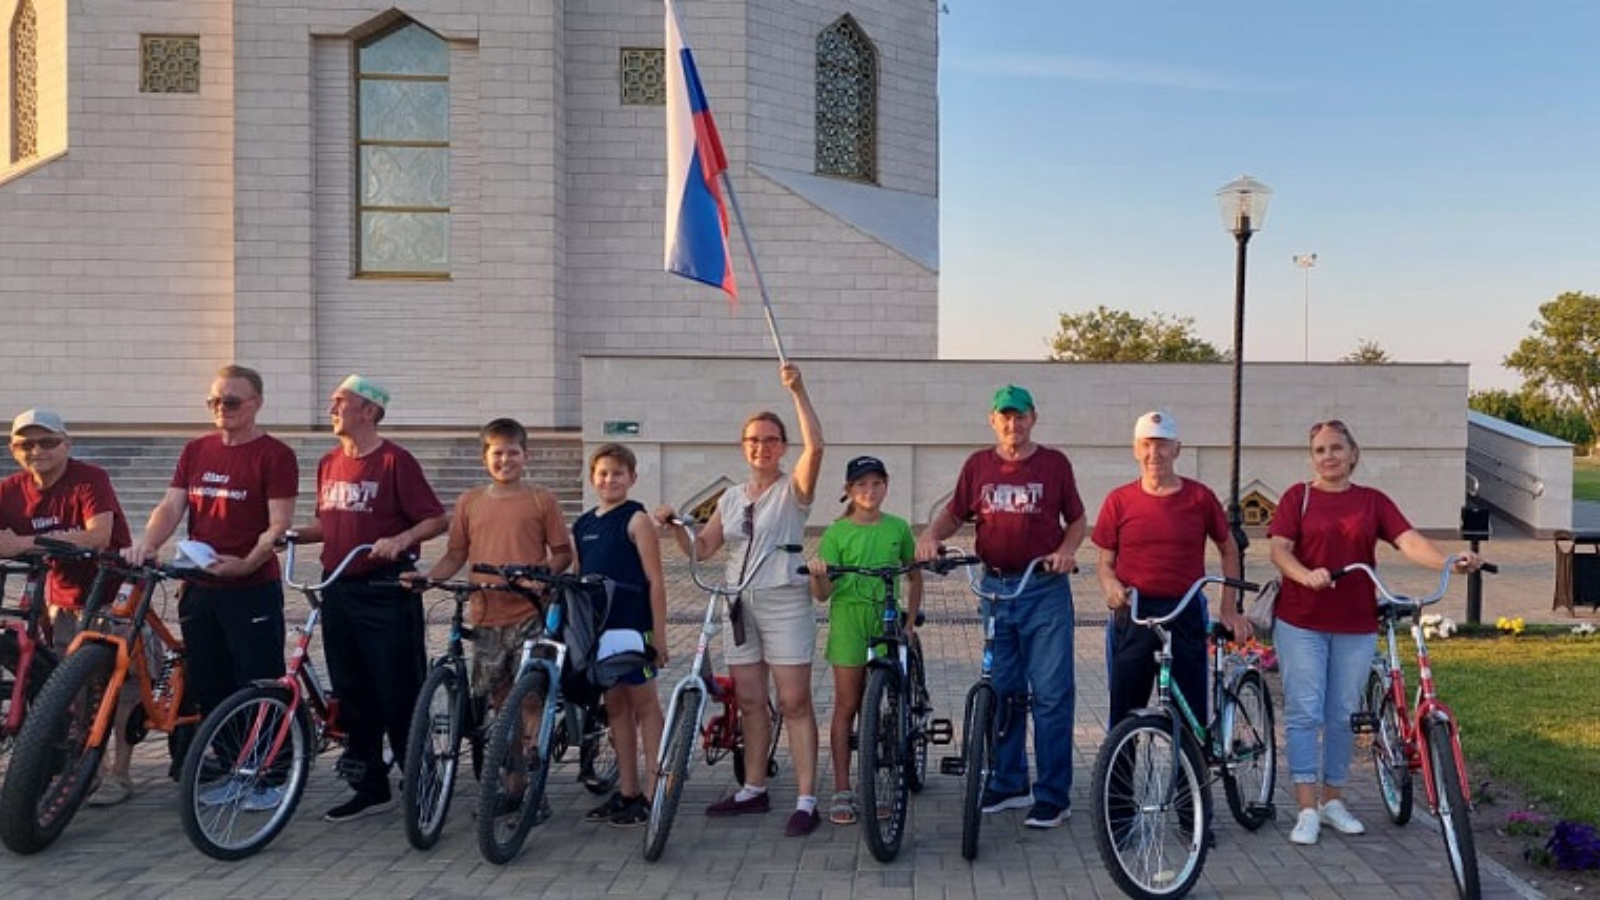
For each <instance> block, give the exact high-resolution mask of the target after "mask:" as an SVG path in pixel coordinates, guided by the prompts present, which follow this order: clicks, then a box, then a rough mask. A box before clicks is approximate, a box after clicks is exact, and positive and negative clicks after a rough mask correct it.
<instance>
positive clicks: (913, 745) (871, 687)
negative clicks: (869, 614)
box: [800, 551, 978, 862]
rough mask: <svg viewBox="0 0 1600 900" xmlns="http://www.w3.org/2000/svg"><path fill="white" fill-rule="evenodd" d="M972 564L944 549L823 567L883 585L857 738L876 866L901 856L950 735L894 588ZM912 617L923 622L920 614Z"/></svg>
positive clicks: (805, 570) (804, 568) (869, 644)
mask: <svg viewBox="0 0 1600 900" xmlns="http://www.w3.org/2000/svg"><path fill="white" fill-rule="evenodd" d="M977 562H978V558H977V557H975V556H966V555H962V554H961V553H959V552H951V551H947V552H945V553H942V554H941V555H940V556H939V557H937V558H935V559H932V560H929V561H927V562H911V563H896V564H894V565H888V566H837V565H831V564H830V565H829V566H828V574H830V575H835V574H838V575H851V574H853V575H861V576H865V577H867V578H877V579H880V580H881V581H882V582H883V591H884V605H883V633H882V634H880V635H878V636H876V637H872V638H869V639H868V640H867V655H868V659H867V672H866V682H865V687H864V689H863V690H862V695H861V696H862V700H861V726H860V728H859V729H858V731H857V734H858V738H857V741H856V743H857V745H858V747H859V750H860V753H861V763H860V771H861V782H860V786H861V808H862V809H863V810H865V812H866V814H865V815H864V816H863V817H862V822H863V826H864V827H863V829H862V831H863V833H864V834H865V836H866V839H867V849H869V850H871V851H872V855H873V856H874V857H875V858H877V859H878V861H879V862H891V861H893V860H894V858H895V856H897V855H898V854H899V853H900V844H901V842H902V840H903V839H904V838H905V826H906V819H907V816H908V814H909V813H910V808H911V794H912V793H914V792H920V791H921V790H922V787H923V785H924V784H926V782H927V775H928V745H929V744H948V743H950V740H951V736H952V732H953V729H952V728H951V725H950V720H949V719H935V718H932V715H933V705H932V704H931V703H930V702H929V699H928V683H927V673H926V670H925V668H924V666H923V662H922V641H921V640H919V639H918V637H917V635H916V633H915V632H913V633H912V634H911V635H910V636H909V637H908V636H907V635H906V630H905V624H906V623H905V611H904V610H902V609H900V602H899V597H898V596H897V586H898V583H899V581H900V577H901V576H903V575H905V574H906V573H908V572H911V571H914V570H917V569H925V570H927V571H930V572H933V573H935V574H938V575H947V574H949V573H950V572H951V571H953V570H954V569H956V568H957V567H958V566H967V565H974V564H976V563H977ZM800 573H801V574H802V575H808V574H810V568H809V567H808V566H801V567H800ZM917 618H918V620H919V621H918V622H917V623H916V624H918V625H921V624H922V623H921V618H922V616H921V614H920V613H919V614H918V617H917Z"/></svg>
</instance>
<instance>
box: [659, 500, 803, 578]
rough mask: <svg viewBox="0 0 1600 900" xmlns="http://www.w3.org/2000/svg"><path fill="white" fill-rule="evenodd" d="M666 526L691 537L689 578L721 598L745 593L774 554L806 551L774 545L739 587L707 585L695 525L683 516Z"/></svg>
mask: <svg viewBox="0 0 1600 900" xmlns="http://www.w3.org/2000/svg"><path fill="white" fill-rule="evenodd" d="M666 524H668V525H671V526H673V527H674V528H681V529H683V530H684V533H686V534H688V535H689V578H690V579H692V580H693V581H694V583H695V586H696V587H698V588H700V590H702V591H705V592H706V593H708V594H716V595H718V596H720V597H737V596H738V595H740V594H742V593H744V590H745V588H748V587H749V586H750V582H752V581H754V580H755V577H756V573H757V572H759V571H761V567H762V566H764V565H766V563H767V560H769V559H771V558H772V557H773V555H774V554H777V553H799V552H800V551H801V550H803V549H805V548H804V547H802V546H801V545H799V544H774V545H773V546H771V547H768V548H767V549H765V550H763V551H761V555H760V556H757V557H756V558H755V560H754V561H753V562H752V563H751V564H750V565H749V566H747V567H746V568H745V573H744V578H743V579H741V580H740V581H739V583H738V584H737V585H729V584H707V583H706V582H705V581H704V580H703V579H702V578H701V577H700V560H699V559H697V558H695V552H694V550H695V547H694V545H695V538H696V534H695V530H694V525H692V524H691V523H690V522H689V520H688V519H685V518H684V517H683V516H672V517H671V518H669V519H667V522H666Z"/></svg>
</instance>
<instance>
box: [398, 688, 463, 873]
mask: <svg viewBox="0 0 1600 900" xmlns="http://www.w3.org/2000/svg"><path fill="white" fill-rule="evenodd" d="M467 690H468V688H467V685H466V684H465V682H464V679H463V678H462V677H461V672H460V671H459V670H458V669H457V668H456V667H455V665H453V664H451V663H446V664H444V665H440V666H435V667H434V669H433V671H432V672H429V673H428V680H427V681H425V682H423V683H422V692H421V693H419V694H418V695H417V705H416V707H415V708H414V709H413V710H412V712H411V732H410V734H408V735H407V736H406V762H405V789H404V790H403V791H402V792H401V802H402V803H403V804H404V806H405V817H406V840H408V841H410V842H411V846H413V847H415V848H417V849H418V850H427V849H429V848H431V847H432V846H433V845H434V844H436V843H438V842H439V834H440V833H441V832H442V831H444V822H445V818H446V817H447V816H449V814H450V800H451V797H452V794H453V792H454V791H455V786H456V775H457V774H459V773H460V771H461V742H462V739H463V737H464V735H465V732H466V727H467V723H466V718H467V704H468V703H469V702H470V701H469V699H468V698H467V696H466V694H467Z"/></svg>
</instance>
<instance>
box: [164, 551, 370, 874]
mask: <svg viewBox="0 0 1600 900" xmlns="http://www.w3.org/2000/svg"><path fill="white" fill-rule="evenodd" d="M298 540H299V535H297V534H296V533H295V532H293V531H290V532H286V533H285V534H284V536H283V544H284V546H285V548H286V552H285V553H284V559H283V583H284V584H286V585H288V586H289V587H292V588H294V589H295V590H297V591H299V592H300V593H301V594H303V595H304V596H305V599H306V606H307V607H308V609H309V611H308V612H307V614H306V621H305V624H304V625H301V626H299V627H297V628H295V629H294V631H295V641H294V649H293V650H291V651H290V653H289V661H288V664H287V666H285V671H284V674H283V677H281V678H277V679H273V680H263V681H258V682H256V683H254V684H251V685H247V686H245V687H242V688H240V689H239V690H237V691H235V692H234V693H233V694H232V695H231V696H229V697H228V699H226V700H224V701H222V703H221V704H219V705H218V706H217V708H216V709H214V710H212V711H211V712H210V713H209V714H208V715H207V716H206V718H205V721H204V722H203V723H202V724H201V725H200V730H199V732H197V733H196V734H195V740H194V743H193V744H192V745H191V746H190V747H189V752H188V755H186V756H185V757H184V760H183V776H182V778H181V780H180V783H179V788H178V811H179V813H180V814H181V816H182V819H183V831H184V833H185V834H187V835H188V836H189V841H190V843H192V844H194V846H195V848H196V849H198V850H199V851H200V852H202V853H204V854H206V855H207V856H210V857H211V858H213V859H220V860H225V861H231V860H238V859H244V858H245V857H247V856H251V855H253V854H255V853H257V852H259V851H260V850H261V849H262V848H263V847H265V846H267V844H270V843H271V842H272V841H273V839H274V838H276V837H277V836H278V834H279V833H280V832H282V831H283V829H284V827H285V826H287V825H288V824H289V819H290V818H292V817H293V816H294V811H295V808H296V807H298V806H299V805H300V798H301V797H302V796H304V794H305V790H306V782H307V781H308V780H309V779H310V777H311V761H312V760H313V759H315V758H316V756H317V755H318V754H320V753H321V752H322V751H323V750H326V749H327V748H328V747H329V746H332V745H333V744H336V743H343V742H344V740H345V733H344V731H343V730H342V728H341V727H340V724H339V701H338V699H337V698H335V697H334V696H333V694H332V693H331V692H330V691H329V690H328V689H327V688H325V687H323V686H322V678H321V676H319V675H318V674H317V669H316V664H315V663H314V662H313V661H312V659H311V652H310V650H311V639H312V637H313V636H314V635H315V634H316V631H317V623H318V622H319V621H321V620H322V591H323V590H325V589H326V588H327V587H328V585H330V584H333V583H334V582H335V581H338V580H339V576H341V575H343V574H344V570H345V568H346V567H348V566H349V565H350V563H351V562H353V561H354V560H355V559H356V558H357V557H359V556H361V555H362V554H364V553H366V552H368V551H369V550H371V549H372V545H371V544H362V545H360V546H358V547H355V548H353V549H352V550H351V551H350V552H349V553H348V554H346V556H345V558H344V559H342V560H340V562H339V565H338V566H336V567H334V570H333V572H332V573H331V574H330V575H328V577H327V578H325V579H323V580H322V581H321V582H320V583H317V584H302V583H297V582H296V581H295V580H294V563H295V545H296V543H297V541H298Z"/></svg>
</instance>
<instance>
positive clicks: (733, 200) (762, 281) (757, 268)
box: [722, 169, 789, 366]
mask: <svg viewBox="0 0 1600 900" xmlns="http://www.w3.org/2000/svg"><path fill="white" fill-rule="evenodd" d="M722 184H723V186H724V187H726V188H727V189H728V205H729V206H731V207H733V220H734V222H736V223H737V224H738V226H739V235H740V237H743V238H744V249H745V252H746V253H749V254H750V268H751V270H752V271H754V272H755V275H756V290H758V291H760V292H761V311H762V312H763V313H764V314H765V315H766V317H767V330H768V331H769V332H771V333H772V346H774V347H776V348H777V350H778V364H779V365H785V366H786V365H788V364H789V355H788V354H786V353H784V352H783V338H781V337H779V336H778V320H777V319H775V318H773V316H772V300H771V299H770V298H769V297H768V296H767V279H766V278H765V277H763V276H762V274H761V261H760V260H758V259H756V245H755V244H754V243H752V242H751V241H750V229H749V228H746V227H745V224H744V210H743V209H741V208H740V207H739V195H738V193H737V192H735V191H734V189H733V179H732V178H729V177H728V171H727V170H726V169H724V170H723V171H722Z"/></svg>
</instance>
